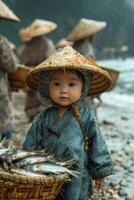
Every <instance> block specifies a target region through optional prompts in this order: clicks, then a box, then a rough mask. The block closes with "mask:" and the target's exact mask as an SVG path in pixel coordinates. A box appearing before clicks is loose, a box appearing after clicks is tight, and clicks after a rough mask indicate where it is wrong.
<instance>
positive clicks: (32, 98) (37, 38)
mask: <svg viewBox="0 0 134 200" xmlns="http://www.w3.org/2000/svg"><path fill="white" fill-rule="evenodd" d="M56 28H57V25H56V24H55V23H53V22H50V21H47V20H43V19H35V20H34V21H33V22H32V24H31V25H30V26H29V27H27V28H23V29H21V30H20V33H19V35H20V37H21V39H22V41H23V42H24V46H22V47H20V48H19V49H18V57H19V59H20V62H21V63H22V64H24V65H26V66H28V67H31V68H34V67H35V66H37V65H38V64H40V63H41V62H42V61H43V60H45V59H46V58H48V57H49V56H50V55H52V54H53V53H55V51H56V49H55V46H54V43H53V41H52V40H50V39H49V38H48V37H46V36H44V35H46V34H47V33H50V32H51V31H53V30H55V29H56ZM25 92H26V101H25V112H26V115H27V117H28V119H29V122H31V121H32V120H33V118H34V116H35V115H36V114H38V113H39V112H40V111H41V110H42V109H43V107H42V104H41V102H40V99H39V96H38V94H37V92H36V91H33V90H32V89H30V88H27V90H26V91H25Z"/></svg>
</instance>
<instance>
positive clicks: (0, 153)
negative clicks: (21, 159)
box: [0, 145, 14, 157]
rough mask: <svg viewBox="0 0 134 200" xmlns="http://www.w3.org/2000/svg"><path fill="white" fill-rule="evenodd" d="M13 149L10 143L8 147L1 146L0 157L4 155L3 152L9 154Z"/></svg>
mask: <svg viewBox="0 0 134 200" xmlns="http://www.w3.org/2000/svg"><path fill="white" fill-rule="evenodd" d="M13 151H14V149H13V146H12V145H9V147H8V148H2V149H0V157H1V156H3V155H5V154H10V153H12V152H13Z"/></svg>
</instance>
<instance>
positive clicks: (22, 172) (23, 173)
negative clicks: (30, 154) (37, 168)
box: [10, 169, 45, 177]
mask: <svg viewBox="0 0 134 200" xmlns="http://www.w3.org/2000/svg"><path fill="white" fill-rule="evenodd" d="M10 172H11V173H13V174H20V175H24V176H36V177H45V175H40V174H36V173H34V172H30V171H26V170H25V169H10Z"/></svg>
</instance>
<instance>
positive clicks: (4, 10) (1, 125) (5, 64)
mask: <svg viewBox="0 0 134 200" xmlns="http://www.w3.org/2000/svg"><path fill="white" fill-rule="evenodd" d="M1 20H9V21H16V22H19V21H20V20H19V18H18V17H17V16H16V15H15V14H14V13H13V12H12V11H11V10H10V9H9V8H8V7H7V6H6V4H5V3H3V2H2V1H1V0H0V21H1ZM15 69H16V62H15V59H14V56H13V52H12V49H11V47H10V42H9V41H8V39H7V38H6V37H4V36H3V35H0V140H1V139H3V138H4V137H5V138H7V139H11V138H12V131H13V128H14V127H13V121H12V120H13V114H12V102H11V90H10V84H9V82H8V73H10V72H13V71H15Z"/></svg>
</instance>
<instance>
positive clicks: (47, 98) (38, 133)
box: [21, 46, 113, 200]
mask: <svg viewBox="0 0 134 200" xmlns="http://www.w3.org/2000/svg"><path fill="white" fill-rule="evenodd" d="M26 81H27V84H28V85H29V87H31V88H32V89H35V90H38V92H39V94H40V96H41V100H42V102H44V103H46V102H48V103H49V105H50V106H49V107H48V108H46V109H45V110H44V111H42V112H41V113H40V114H39V115H37V116H36V118H35V119H34V121H33V123H32V125H31V127H30V129H29V130H28V133H27V135H26V138H25V140H24V142H23V144H22V146H21V148H22V149H24V150H30V151H31V150H36V149H38V148H39V149H44V150H45V151H46V152H47V153H48V154H52V155H55V156H56V157H57V158H61V157H62V158H64V160H70V159H73V160H74V162H75V161H76V162H75V164H74V166H73V169H74V170H75V171H77V172H78V176H77V177H71V181H69V182H68V183H66V184H65V185H64V187H63V198H64V199H66V200H80V199H82V200H87V199H88V198H89V196H91V195H92V192H93V191H92V179H93V180H94V181H95V184H96V187H97V189H100V188H101V187H102V185H103V182H104V178H105V177H106V176H108V175H111V174H112V171H113V167H112V161H111V158H110V155H109V153H108V151H107V147H106V144H105V142H104V139H103V137H102V135H101V133H100V129H99V127H98V123H97V121H96V119H95V117H94V115H93V113H92V111H91V110H90V108H89V107H87V106H86V104H85V98H86V96H88V95H90V96H92V95H98V94H101V93H103V92H105V91H106V90H107V89H108V88H109V87H110V86H111V78H110V77H109V75H108V73H107V72H106V71H104V70H102V69H101V68H100V67H99V65H98V64H97V63H96V62H95V61H93V60H92V59H91V60H88V59H87V58H85V57H84V56H83V55H81V54H79V53H78V52H77V51H76V50H74V49H73V48H72V47H71V46H66V47H64V48H63V49H59V50H58V52H57V53H55V54H53V55H52V56H50V57H49V58H48V59H46V60H45V61H44V62H42V63H40V64H39V65H38V66H36V67H35V68H34V69H32V70H31V71H30V72H29V73H28V74H27V79H26Z"/></svg>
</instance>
